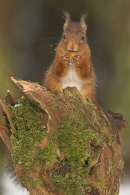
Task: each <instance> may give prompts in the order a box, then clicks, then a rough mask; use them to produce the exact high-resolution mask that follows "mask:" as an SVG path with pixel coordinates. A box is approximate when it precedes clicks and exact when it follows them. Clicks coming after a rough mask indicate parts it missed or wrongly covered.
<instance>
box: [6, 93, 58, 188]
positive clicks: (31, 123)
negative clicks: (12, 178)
mask: <svg viewBox="0 0 130 195" xmlns="http://www.w3.org/2000/svg"><path fill="white" fill-rule="evenodd" d="M18 103H19V106H15V107H13V106H9V111H10V112H11V113H12V117H11V119H10V120H11V121H12V122H13V124H14V125H15V127H16V132H15V131H14V130H13V129H12V136H11V141H12V146H13V155H12V159H13V165H14V167H15V166H16V165H17V164H19V165H20V167H21V169H22V170H23V171H27V170H29V169H32V168H33V166H34V164H36V163H37V164H39V165H40V169H42V167H45V166H47V164H48V163H51V162H55V161H56V144H55V143H56V141H55V139H56V138H55V135H54V134H47V133H46V126H45V124H46V121H47V115H46V113H44V112H43V111H42V110H41V109H40V107H39V106H38V104H36V103H35V102H34V101H31V100H29V99H27V98H25V97H24V98H22V99H20V100H19V102H18ZM45 137H47V139H48V144H47V145H46V146H45V147H44V148H41V147H40V144H41V143H42V141H43V140H44V138H45ZM34 146H35V147H34ZM40 169H39V171H38V172H37V170H35V174H36V175H37V176H38V174H39V172H40ZM20 180H21V182H22V183H23V184H24V183H25V181H24V179H23V178H21V179H20ZM26 180H27V178H26ZM30 182H31V181H30ZM37 183H38V182H35V184H37ZM33 186H35V185H33Z"/></svg>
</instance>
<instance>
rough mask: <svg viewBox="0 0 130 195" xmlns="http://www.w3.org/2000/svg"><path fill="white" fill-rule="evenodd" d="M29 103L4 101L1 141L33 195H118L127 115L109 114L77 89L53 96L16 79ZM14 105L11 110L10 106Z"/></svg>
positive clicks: (66, 90) (16, 170)
mask: <svg viewBox="0 0 130 195" xmlns="http://www.w3.org/2000/svg"><path fill="white" fill-rule="evenodd" d="M12 80H13V82H14V83H15V84H16V85H17V86H18V87H19V88H20V90H21V91H22V93H23V94H24V97H22V98H21V100H20V101H19V102H18V103H17V101H16V100H14V98H13V96H12V95H11V93H10V92H9V91H8V92H7V96H6V97H5V101H2V100H1V101H0V104H1V105H2V107H3V110H4V115H5V119H6V125H5V126H4V125H2V124H0V136H1V137H2V139H3V141H4V142H5V144H6V146H7V147H8V149H9V150H10V152H11V154H12V158H13V166H14V170H15V172H16V175H17V178H18V180H19V181H20V182H21V183H22V185H24V186H25V187H26V188H27V189H28V191H29V192H30V194H31V195H36V194H39V195H40V194H41V195H42V194H44V195H45V194H46V195H62V194H63V195H72V194H75V195H78V194H82V195H84V194H85V195H104V194H107V195H109V194H110V195H112V194H114V195H118V193H119V186H120V177H121V172H122V169H123V159H122V156H121V142H120V133H121V131H120V130H121V129H122V128H123V127H125V126H126V125H127V122H126V121H124V120H123V118H122V115H121V114H113V113H111V112H109V113H106V112H105V111H103V110H102V109H101V108H100V106H98V105H97V104H95V103H94V104H93V103H92V102H91V100H86V101H83V100H82V97H80V94H79V93H78V91H77V90H76V89H75V88H67V89H65V90H64V91H63V92H51V91H48V90H46V89H45V88H43V87H42V86H40V85H39V84H38V83H29V82H26V81H22V80H16V79H14V78H12ZM8 105H10V106H8Z"/></svg>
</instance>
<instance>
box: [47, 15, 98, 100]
mask: <svg viewBox="0 0 130 195" xmlns="http://www.w3.org/2000/svg"><path fill="white" fill-rule="evenodd" d="M86 30H87V26H86V23H85V15H83V16H82V17H81V18H80V22H72V21H71V20H70V15H69V13H65V23H64V26H63V35H62V38H61V41H60V42H59V44H58V46H57V48H56V54H55V58H54V61H53V63H52V65H51V66H50V68H49V70H48V72H47V74H46V78H45V83H44V85H45V87H47V88H49V89H51V90H53V91H56V90H62V89H64V88H66V87H76V88H77V89H78V90H79V92H80V93H81V95H82V96H83V98H85V99H86V98H91V99H92V100H95V74H94V69H93V66H92V62H91V52H90V48H89V46H88V44H87V40H86Z"/></svg>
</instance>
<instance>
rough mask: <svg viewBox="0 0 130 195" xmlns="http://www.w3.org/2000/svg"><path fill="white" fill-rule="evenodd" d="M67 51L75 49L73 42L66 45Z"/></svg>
mask: <svg viewBox="0 0 130 195" xmlns="http://www.w3.org/2000/svg"><path fill="white" fill-rule="evenodd" d="M67 50H68V51H77V46H75V45H74V44H73V43H72V44H71V45H68V48H67Z"/></svg>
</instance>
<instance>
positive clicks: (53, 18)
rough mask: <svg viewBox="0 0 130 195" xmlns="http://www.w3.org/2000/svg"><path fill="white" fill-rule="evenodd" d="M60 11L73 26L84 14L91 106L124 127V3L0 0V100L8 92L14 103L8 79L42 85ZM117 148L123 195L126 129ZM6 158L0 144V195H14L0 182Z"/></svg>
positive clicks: (128, 168)
mask: <svg viewBox="0 0 130 195" xmlns="http://www.w3.org/2000/svg"><path fill="white" fill-rule="evenodd" d="M63 10H65V11H69V13H70V15H71V18H72V20H76V21H78V20H79V18H80V16H81V14H83V13H87V25H88V31H87V37H88V43H89V45H90V48H91V52H92V61H93V65H94V68H95V71H96V74H97V78H98V79H97V100H98V102H99V103H100V105H101V106H102V107H103V108H104V109H105V110H111V111H113V112H119V113H122V114H123V116H124V118H125V119H126V120H128V121H130V0H109V1H104V0H98V1H95V0H71V1H70V0H66V1H64V0H60V1H53V0H10V1H8V0H0V98H1V99H3V98H4V96H5V94H6V91H7V90H8V89H9V90H10V91H11V92H12V93H13V94H14V96H15V98H16V99H17V98H20V96H21V94H20V92H19V90H18V89H17V87H15V86H14V84H13V83H12V81H11V80H10V76H14V77H17V78H21V79H25V80H30V81H34V82H36V81H37V82H39V83H40V84H42V81H43V77H44V74H45V72H46V70H47V69H48V67H49V66H50V64H51V62H52V60H53V58H54V56H55V47H56V45H57V43H58V42H59V41H60V38H61V35H62V27H63V23H64V19H63V17H62V16H63ZM0 121H1V122H3V118H2V116H1V115H0ZM122 145H123V149H122V150H123V158H124V160H125V168H124V174H123V176H122V187H121V192H120V194H121V195H123V194H125V195H127V194H130V130H129V126H128V128H127V129H124V130H123V131H122ZM6 153H7V151H6V147H5V145H4V143H3V142H2V140H1V139H0V195H15V194H20V192H19V191H18V189H17V188H16V191H15V192H14V189H13V187H12V185H11V184H10V182H9V180H8V179H7V177H5V172H6V171H5V168H4V167H5V154H6ZM127 184H128V185H127ZM128 186H129V189H128ZM126 191H127V192H126ZM128 191H129V193H128ZM22 194H24V193H23V192H22ZM25 194H27V193H26V192H25Z"/></svg>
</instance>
